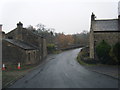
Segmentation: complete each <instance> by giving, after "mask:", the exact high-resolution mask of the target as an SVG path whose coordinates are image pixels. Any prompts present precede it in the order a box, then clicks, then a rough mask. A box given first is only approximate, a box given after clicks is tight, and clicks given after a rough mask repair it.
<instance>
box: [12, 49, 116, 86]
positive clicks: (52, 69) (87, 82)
mask: <svg viewBox="0 0 120 90" xmlns="http://www.w3.org/2000/svg"><path fill="white" fill-rule="evenodd" d="M79 51H80V49H74V50H69V51H65V52H62V53H60V54H56V55H52V56H49V57H48V58H47V60H46V62H45V63H44V64H42V65H40V66H38V67H37V68H36V69H35V70H33V71H31V72H30V73H28V74H27V75H25V76H24V77H23V78H21V79H19V80H18V81H17V82H16V83H14V84H13V85H12V86H11V87H10V88H118V80H117V79H114V78H112V77H109V76H106V75H103V74H99V73H96V72H92V71H89V70H87V69H86V68H84V67H83V66H82V65H80V64H79V63H78V62H77V61H76V60H75V59H76V57H77V54H78V52H79Z"/></svg>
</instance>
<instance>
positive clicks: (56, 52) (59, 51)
mask: <svg viewBox="0 0 120 90" xmlns="http://www.w3.org/2000/svg"><path fill="white" fill-rule="evenodd" d="M61 52H62V51H61V50H56V51H54V52H53V54H59V53H61Z"/></svg>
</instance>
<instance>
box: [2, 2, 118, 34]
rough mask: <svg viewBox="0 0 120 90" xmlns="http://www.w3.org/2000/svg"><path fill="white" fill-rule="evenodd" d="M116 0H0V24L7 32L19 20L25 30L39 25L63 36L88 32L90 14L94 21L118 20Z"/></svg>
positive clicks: (14, 26)
mask: <svg viewBox="0 0 120 90" xmlns="http://www.w3.org/2000/svg"><path fill="white" fill-rule="evenodd" d="M118 1H119V0H0V12H1V13H0V24H2V25H3V31H5V32H9V31H11V30H12V29H14V28H16V24H17V23H18V22H19V21H21V22H22V23H23V26H24V27H27V26H28V25H32V26H36V25H37V24H38V23H42V24H44V25H46V27H47V28H55V31H56V32H64V33H65V34H75V33H80V32H82V31H83V30H87V31H89V30H90V17H91V13H92V12H94V14H95V15H96V16H97V19H108V18H111V19H114V18H117V17H118Z"/></svg>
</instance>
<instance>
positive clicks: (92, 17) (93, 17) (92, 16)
mask: <svg viewBox="0 0 120 90" xmlns="http://www.w3.org/2000/svg"><path fill="white" fill-rule="evenodd" d="M94 20H95V14H94V13H93V12H92V15H91V21H94Z"/></svg>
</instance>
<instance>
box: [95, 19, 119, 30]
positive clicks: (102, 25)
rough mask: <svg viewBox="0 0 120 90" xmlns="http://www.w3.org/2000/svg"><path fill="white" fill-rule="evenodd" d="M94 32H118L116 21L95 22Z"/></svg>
mask: <svg viewBox="0 0 120 90" xmlns="http://www.w3.org/2000/svg"><path fill="white" fill-rule="evenodd" d="M94 25H95V26H94V31H118V19H108V20H95V24H94Z"/></svg>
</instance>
